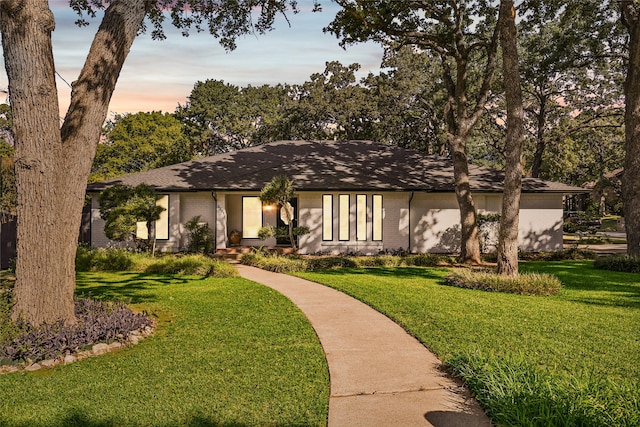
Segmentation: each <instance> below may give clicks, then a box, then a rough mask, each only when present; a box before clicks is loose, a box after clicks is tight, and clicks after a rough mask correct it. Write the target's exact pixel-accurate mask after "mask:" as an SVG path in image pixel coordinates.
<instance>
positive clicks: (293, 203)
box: [276, 198, 298, 246]
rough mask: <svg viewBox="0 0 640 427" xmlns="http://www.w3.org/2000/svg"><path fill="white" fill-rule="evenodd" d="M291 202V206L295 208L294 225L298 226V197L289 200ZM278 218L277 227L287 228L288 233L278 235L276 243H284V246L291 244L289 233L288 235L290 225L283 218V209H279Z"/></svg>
mask: <svg viewBox="0 0 640 427" xmlns="http://www.w3.org/2000/svg"><path fill="white" fill-rule="evenodd" d="M289 204H291V207H292V208H293V226H294V227H297V226H298V199H296V198H294V199H291V200H289ZM277 217H278V219H277V222H276V227H277V228H281V227H284V228H287V235H286V236H278V237H276V243H277V244H278V245H283V246H285V245H286V246H291V240H290V239H289V235H288V227H289V226H288V225H287V224H285V223H284V221H283V220H282V214H281V210H278V215H277Z"/></svg>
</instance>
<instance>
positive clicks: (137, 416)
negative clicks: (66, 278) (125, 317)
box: [0, 272, 329, 427]
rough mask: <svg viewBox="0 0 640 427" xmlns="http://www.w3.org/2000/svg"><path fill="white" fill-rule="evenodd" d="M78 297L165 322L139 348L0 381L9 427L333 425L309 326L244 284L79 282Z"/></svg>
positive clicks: (1, 419) (105, 276) (2, 417)
mask: <svg viewBox="0 0 640 427" xmlns="http://www.w3.org/2000/svg"><path fill="white" fill-rule="evenodd" d="M78 293H79V294H81V295H85V296H86V295H91V296H92V297H94V298H98V299H107V300H121V301H125V302H128V303H129V304H130V305H131V306H132V307H134V308H136V309H138V310H146V311H147V312H149V313H152V314H153V315H155V316H156V317H157V318H158V320H159V325H158V328H157V331H156V333H155V334H154V335H153V336H151V337H149V338H147V339H145V340H144V341H142V342H141V343H140V344H138V345H136V346H132V347H128V348H126V349H124V350H120V351H116V352H113V353H109V354H107V355H104V356H99V357H95V358H91V359H87V360H85V361H82V362H79V363H75V364H71V365H67V366H60V367H56V368H53V369H47V370H43V371H37V372H34V373H19V374H9V375H2V376H0V425H1V426H3V427H4V426H7V427H9V426H16V427H18V426H20V427H22V426H35V427H40V426H54V427H57V426H60V427H62V426H89V427H92V426H96V427H97V426H100V427H103V426H116V425H117V426H120V425H123V426H124V425H126V426H247V425H274V426H275V425H287V426H307V425H325V424H326V417H327V407H328V397H329V379H328V369H327V366H326V361H325V357H324V354H323V352H322V348H321V346H320V344H319V342H318V340H317V337H316V335H315V333H314V331H313V329H312V328H311V326H310V325H309V323H308V322H307V320H306V318H305V317H304V315H303V314H302V313H301V312H300V311H299V310H298V309H297V308H296V307H295V306H293V305H292V304H291V303H290V302H289V301H288V300H287V299H286V298H284V297H283V296H281V295H280V294H278V293H277V292H275V291H273V290H270V289H268V288H266V287H263V286H260V285H257V284H254V283H252V282H249V281H246V280H243V279H240V278H232V279H216V278H201V277H194V276H171V275H152V274H145V273H132V272H129V273H103V272H100V273H98V272H94V273H79V274H78Z"/></svg>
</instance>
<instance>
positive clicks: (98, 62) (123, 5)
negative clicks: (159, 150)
mask: <svg viewBox="0 0 640 427" xmlns="http://www.w3.org/2000/svg"><path fill="white" fill-rule="evenodd" d="M70 5H71V7H72V8H73V9H74V10H76V11H77V12H79V13H80V14H81V18H80V20H79V23H80V24H86V22H84V21H83V19H82V17H83V16H96V14H98V13H101V14H102V21H101V23H100V26H99V28H98V30H97V32H96V35H95V37H94V39H93V42H92V44H91V47H90V50H89V52H88V54H87V58H86V61H85V64H84V66H83V68H82V70H81V71H80V75H79V76H78V78H77V79H76V80H75V81H74V82H73V84H72V91H71V101H70V105H69V109H68V110H67V113H66V115H65V117H64V120H63V123H62V125H60V118H59V103H58V93H57V89H56V81H55V65H54V56H53V50H52V43H51V33H52V31H53V30H54V28H55V16H54V15H53V13H52V11H51V9H50V8H49V4H48V1H46V0H2V1H0V32H1V34H2V46H3V54H4V59H5V67H6V71H7V77H8V81H9V95H10V99H11V111H12V117H13V131H14V135H15V159H16V161H15V166H16V185H17V188H18V200H17V215H18V230H17V234H18V242H17V253H18V259H17V263H16V282H15V290H14V307H13V312H12V316H13V318H14V319H17V318H19V317H22V318H24V319H25V320H27V321H29V322H31V323H34V324H41V323H43V322H55V321H57V320H63V321H64V322H66V323H74V322H75V315H74V304H73V293H74V289H75V263H74V261H75V253H76V242H77V237H78V231H79V229H80V219H81V212H82V205H83V203H84V194H85V187H86V184H87V179H88V177H89V173H90V171H91V164H92V162H93V158H94V156H95V152H96V147H97V144H98V141H99V138H100V132H101V129H102V125H103V123H104V121H105V119H106V116H107V112H108V106H109V101H110V99H111V96H112V94H113V91H114V88H115V85H116V81H117V80H118V76H119V74H120V71H121V69H122V66H123V64H124V62H125V60H126V58H127V55H128V53H129V50H130V48H131V45H132V43H133V41H134V39H135V38H136V37H137V36H138V35H139V34H140V33H141V32H142V31H143V30H145V29H146V28H147V27H150V29H151V35H152V36H153V37H154V38H159V39H162V38H164V32H163V30H162V28H163V27H162V25H163V21H164V20H165V17H166V16H168V15H170V16H171V21H172V24H173V25H175V26H177V27H179V28H182V29H183V33H185V34H188V32H189V31H190V30H191V31H194V30H195V31H199V30H204V31H209V32H210V33H211V34H212V35H213V36H214V37H216V38H218V39H219V40H220V43H221V44H222V45H223V46H224V47H225V48H227V49H233V48H235V47H236V45H235V40H236V38H237V37H238V36H240V35H243V34H247V33H250V32H258V33H263V32H265V31H268V30H270V29H271V28H272V26H273V22H274V19H275V17H276V15H278V14H280V13H284V12H285V11H286V10H288V9H289V10H291V9H295V8H296V2H295V1H294V0H235V1H216V2H211V1H206V0H193V1H179V2H175V1H171V0H156V1H150V0H106V1H103V0H71V1H70ZM145 18H148V19H147V20H146V21H145Z"/></svg>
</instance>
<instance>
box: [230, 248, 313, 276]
mask: <svg viewBox="0 0 640 427" xmlns="http://www.w3.org/2000/svg"><path fill="white" fill-rule="evenodd" d="M241 262H242V263H243V264H245V265H250V266H252V267H258V268H261V269H263V270H267V271H273V272H274V273H293V272H296V271H305V270H306V269H307V262H306V261H305V260H303V259H301V258H298V257H288V256H280V255H265V254H264V253H262V252H254V253H249V254H244V255H242V258H241Z"/></svg>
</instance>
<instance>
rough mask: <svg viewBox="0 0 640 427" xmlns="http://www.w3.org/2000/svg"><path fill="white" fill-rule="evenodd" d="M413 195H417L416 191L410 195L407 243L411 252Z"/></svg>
mask: <svg viewBox="0 0 640 427" xmlns="http://www.w3.org/2000/svg"><path fill="white" fill-rule="evenodd" d="M413 196H415V192H413V191H412V192H411V197H409V233H408V234H409V244H408V245H407V252H409V253H411V202H412V201H413Z"/></svg>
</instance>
